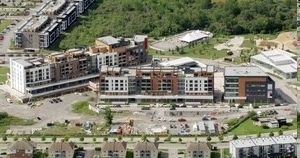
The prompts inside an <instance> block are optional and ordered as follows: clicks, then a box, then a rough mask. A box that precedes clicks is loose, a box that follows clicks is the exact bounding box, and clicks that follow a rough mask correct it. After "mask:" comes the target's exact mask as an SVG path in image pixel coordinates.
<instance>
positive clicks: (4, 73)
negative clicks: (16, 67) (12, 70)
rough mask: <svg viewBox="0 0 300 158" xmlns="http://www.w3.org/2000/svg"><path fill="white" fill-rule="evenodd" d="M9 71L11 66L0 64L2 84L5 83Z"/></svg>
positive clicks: (0, 80)
mask: <svg viewBox="0 0 300 158" xmlns="http://www.w3.org/2000/svg"><path fill="white" fill-rule="evenodd" d="M8 72H9V68H8V67H2V66H0V84H3V83H5V81H6V79H7V75H6V74H7V73H8Z"/></svg>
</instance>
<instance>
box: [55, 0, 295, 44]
mask: <svg viewBox="0 0 300 158" xmlns="http://www.w3.org/2000/svg"><path fill="white" fill-rule="evenodd" d="M293 2H294V1H293V0H282V1H279V0H263V1H257V0H226V1H225V2H222V1H218V3H212V2H211V0H172V1H169V0H142V1H141V0H96V2H95V4H94V5H93V6H92V7H91V8H90V9H89V10H88V11H87V12H86V13H85V15H84V16H82V17H80V18H79V19H78V22H77V23H76V24H75V26H74V27H72V28H70V29H69V30H68V32H67V33H65V35H62V36H61V38H60V39H59V40H58V41H57V42H56V43H55V44H54V46H53V48H52V49H67V48H72V47H78V46H84V45H90V44H92V43H93V42H94V40H95V38H97V37H99V36H105V35H113V36H124V37H127V36H132V35H133V34H148V35H149V36H152V37H162V36H168V35H172V34H176V33H178V32H182V31H185V30H188V29H189V30H192V29H201V30H204V29H205V30H209V31H211V32H213V33H214V34H246V33H274V32H278V31H282V30H290V29H295V28H296V22H295V21H296V14H295V12H296V5H294V3H293Z"/></svg>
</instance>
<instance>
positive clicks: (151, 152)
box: [133, 141, 159, 158]
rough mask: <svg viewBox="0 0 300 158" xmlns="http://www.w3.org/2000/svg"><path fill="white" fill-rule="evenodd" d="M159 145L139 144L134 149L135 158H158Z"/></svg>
mask: <svg viewBox="0 0 300 158" xmlns="http://www.w3.org/2000/svg"><path fill="white" fill-rule="evenodd" d="M158 152H159V151H158V143H156V142H155V143H153V142H148V141H146V142H137V143H136V144H135V146H134V149H133V157H134V158H157V157H158Z"/></svg>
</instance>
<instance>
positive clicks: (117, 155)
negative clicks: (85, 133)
mask: <svg viewBox="0 0 300 158" xmlns="http://www.w3.org/2000/svg"><path fill="white" fill-rule="evenodd" d="M126 147H127V143H126V142H116V141H113V142H105V143H104V144H103V146H102V148H101V156H102V157H103V158H126V152H127V148H126Z"/></svg>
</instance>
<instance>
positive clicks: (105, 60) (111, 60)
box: [97, 52, 119, 69]
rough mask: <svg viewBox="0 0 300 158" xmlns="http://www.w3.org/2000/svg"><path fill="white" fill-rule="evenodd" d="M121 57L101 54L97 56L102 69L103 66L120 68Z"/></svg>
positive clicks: (115, 54)
mask: <svg viewBox="0 0 300 158" xmlns="http://www.w3.org/2000/svg"><path fill="white" fill-rule="evenodd" d="M118 59H119V57H118V53H117V52H114V53H99V54H97V62H98V63H97V65H98V68H99V69H100V68H101V66H103V65H107V66H118V65H119V60H118Z"/></svg>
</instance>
